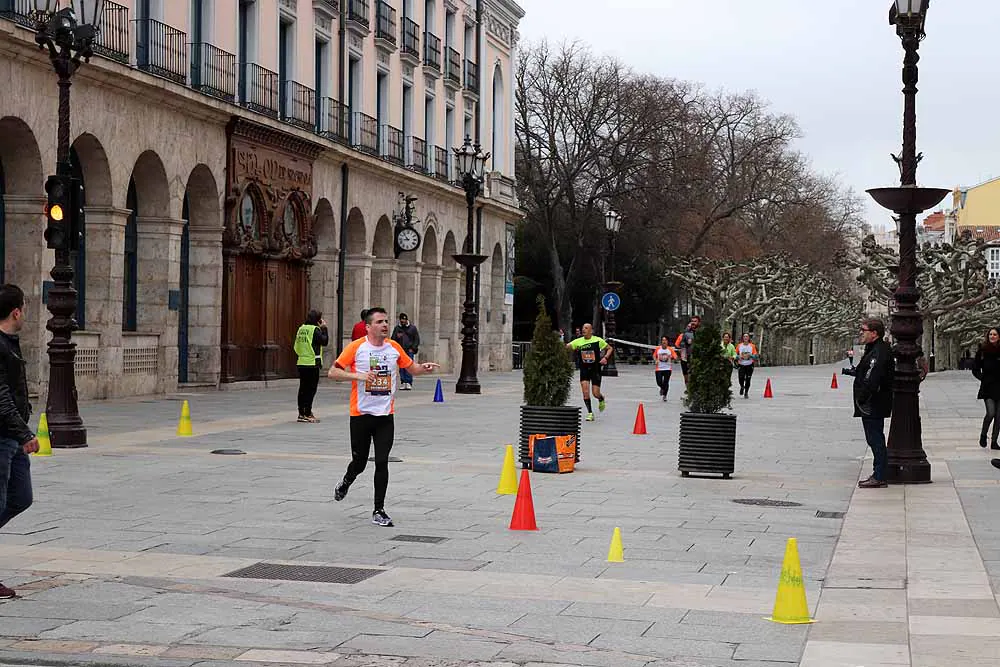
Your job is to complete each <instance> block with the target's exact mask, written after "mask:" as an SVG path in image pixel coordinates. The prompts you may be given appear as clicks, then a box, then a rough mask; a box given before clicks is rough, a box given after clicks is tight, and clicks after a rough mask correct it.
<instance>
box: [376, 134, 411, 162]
mask: <svg viewBox="0 0 1000 667" xmlns="http://www.w3.org/2000/svg"><path fill="white" fill-rule="evenodd" d="M381 154H382V159H383V160H387V161H389V162H392V163H393V164H399V165H401V164H403V162H404V158H405V155H404V154H403V131H402V130H400V129H399V128H396V127H393V126H392V125H383V126H382V151H381Z"/></svg>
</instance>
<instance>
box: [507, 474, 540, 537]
mask: <svg viewBox="0 0 1000 667" xmlns="http://www.w3.org/2000/svg"><path fill="white" fill-rule="evenodd" d="M510 529H511V530H538V526H537V525H536V524H535V503H534V502H532V500H531V481H530V479H529V477H528V471H527V470H522V471H521V482H520V484H518V485H517V500H515V501H514V514H513V515H512V516H511V517H510Z"/></svg>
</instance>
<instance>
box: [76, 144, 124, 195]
mask: <svg viewBox="0 0 1000 667" xmlns="http://www.w3.org/2000/svg"><path fill="white" fill-rule="evenodd" d="M73 152H74V154H75V155H76V161H77V162H78V163H79V167H80V173H81V175H82V176H83V188H84V194H83V197H84V199H85V200H86V204H87V206H88V207H104V208H107V207H110V206H112V205H113V204H114V201H115V199H114V185H113V183H112V181H111V166H110V164H109V162H108V155H107V153H106V152H105V151H104V146H102V145H101V142H100V141H98V139H97V137H95V136H94V135H92V134H86V133H85V134H81V135H80V136H79V137H77V138H76V141H74V142H73Z"/></svg>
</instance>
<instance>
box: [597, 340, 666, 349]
mask: <svg viewBox="0 0 1000 667" xmlns="http://www.w3.org/2000/svg"><path fill="white" fill-rule="evenodd" d="M608 340H610V341H611V342H612V343H622V344H623V345H631V346H632V347H642V348H645V349H647V350H655V349H656V348H658V347H660V346H659V345H647V344H646V343H636V342H633V341H630V340H622V339H621V338H609V339H608Z"/></svg>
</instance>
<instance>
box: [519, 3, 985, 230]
mask: <svg viewBox="0 0 1000 667" xmlns="http://www.w3.org/2000/svg"><path fill="white" fill-rule="evenodd" d="M519 2H520V4H521V6H522V7H523V8H524V9H525V11H526V12H527V15H526V16H525V18H524V19H523V20H522V22H521V26H520V32H521V36H522V40H530V41H537V40H540V39H542V38H547V39H549V40H550V41H556V42H558V41H562V40H564V39H568V40H574V39H577V40H580V41H582V42H586V43H588V44H590V45H591V47H592V49H593V51H594V52H595V53H598V54H607V55H610V56H613V57H616V58H618V59H619V60H621V61H622V62H624V63H626V64H627V65H629V66H631V67H632V68H634V69H636V70H638V71H642V72H648V73H653V74H657V75H661V76H664V77H671V78H676V79H683V80H688V81H698V82H701V83H703V84H705V85H706V86H708V87H709V88H712V89H717V88H725V89H728V90H732V91H744V90H751V89H752V90H756V91H757V92H758V93H759V94H760V95H761V96H762V97H764V98H765V99H767V100H769V101H770V102H771V105H772V108H773V109H774V110H775V111H778V112H782V113H788V114H791V115H792V116H794V117H795V118H796V119H797V120H798V122H799V125H800V126H801V128H802V131H803V134H804V137H803V139H802V140H801V142H800V143H799V146H798V148H799V149H800V150H802V151H803V152H804V153H806V154H807V155H809V156H810V157H811V159H812V162H813V165H814V168H815V169H816V170H818V171H821V172H824V173H828V174H833V175H837V176H838V177H839V178H840V179H841V181H842V182H844V183H846V184H847V185H850V186H851V187H853V188H854V189H855V190H856V191H858V192H859V193H860V194H862V195H863V196H864V197H865V198H868V195H867V194H864V190H865V189H867V188H871V187H879V186H886V185H895V184H897V183H898V181H899V172H898V171H897V169H896V165H895V164H894V163H893V162H892V160H891V158H890V157H889V154H890V153H892V152H898V151H899V148H900V144H901V142H902V109H903V97H902V94H901V89H902V81H901V68H902V57H903V52H902V47H901V45H900V42H899V39H898V38H897V37H896V35H895V32H894V28H893V27H891V26H889V22H888V16H889V5H890V4H891V3H890V0H519ZM824 10H828V11H824ZM998 26H1000V2H997V0H934V1H933V2H932V3H931V5H930V9H929V11H928V18H927V38H926V39H925V40H924V42H923V43H922V45H921V48H920V56H921V59H920V83H919V88H920V93H919V94H918V96H917V148H918V150H919V151H922V152H923V153H924V160H923V162H921V164H920V168H919V170H918V172H917V181H918V182H919V184H920V185H925V186H932V187H942V188H951V187H954V186H956V185H975V184H976V183H979V182H981V181H983V180H986V179H989V178H993V177H995V176H1000V122H998V117H1000V75H998V73H1000V38H998V37H997V34H998V32H997V31H998ZM946 201H947V200H946ZM868 212H869V215H868V217H869V222H870V223H871V224H873V225H875V226H888V225H891V224H892V223H891V220H890V219H889V217H888V216H887V214H886V213H885V212H884V211H883V210H882V209H880V208H879V207H878V206H877V205H876V204H874V202H871V203H870V205H869V208H868Z"/></svg>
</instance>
